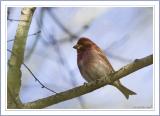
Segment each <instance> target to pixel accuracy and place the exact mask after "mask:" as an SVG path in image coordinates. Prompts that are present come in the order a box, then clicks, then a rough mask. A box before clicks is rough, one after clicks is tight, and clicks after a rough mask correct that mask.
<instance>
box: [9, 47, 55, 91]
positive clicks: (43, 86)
mask: <svg viewBox="0 0 160 116" xmlns="http://www.w3.org/2000/svg"><path fill="white" fill-rule="evenodd" d="M7 51H8V52H10V53H12V54H13V55H15V56H16V54H14V53H13V52H12V51H11V50H9V49H7ZM22 64H23V66H24V67H25V68H26V69H27V70H28V71H29V72H30V73H31V75H32V76H33V77H34V79H35V80H36V81H38V83H39V84H40V85H41V86H42V88H45V89H47V90H49V91H51V92H53V93H57V92H55V91H53V90H51V89H49V88H48V87H46V86H45V85H44V84H42V82H41V81H40V80H39V79H38V78H37V77H36V76H35V75H34V74H33V72H32V71H31V70H30V68H29V67H28V66H27V65H26V64H25V63H22Z"/></svg>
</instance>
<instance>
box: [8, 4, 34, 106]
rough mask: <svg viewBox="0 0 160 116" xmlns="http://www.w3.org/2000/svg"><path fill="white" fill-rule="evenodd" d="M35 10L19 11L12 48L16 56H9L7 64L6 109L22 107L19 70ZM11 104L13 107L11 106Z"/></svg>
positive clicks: (31, 8)
mask: <svg viewBox="0 0 160 116" xmlns="http://www.w3.org/2000/svg"><path fill="white" fill-rule="evenodd" d="M35 9H36V8H35V7H30V8H27V7H25V8H23V9H22V11H21V16H20V19H19V24H18V28H17V32H16V36H15V40H14V44H13V48H12V51H13V53H15V54H16V55H17V56H15V55H13V54H11V57H10V59H9V62H8V74H7V75H8V77H7V98H8V100H7V101H10V102H8V103H7V107H8V108H19V107H21V106H22V103H21V101H20V99H19V91H20V87H21V70H20V68H21V65H22V63H23V59H24V49H25V45H26V39H27V35H28V31H29V27H30V24H31V20H32V16H33V13H34V11H35ZM11 102H12V104H14V105H11Z"/></svg>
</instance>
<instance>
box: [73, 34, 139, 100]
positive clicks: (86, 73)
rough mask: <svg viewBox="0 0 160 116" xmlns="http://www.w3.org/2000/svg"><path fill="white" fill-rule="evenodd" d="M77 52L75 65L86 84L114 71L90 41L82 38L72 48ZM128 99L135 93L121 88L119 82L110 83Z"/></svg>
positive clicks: (102, 53)
mask: <svg viewBox="0 0 160 116" xmlns="http://www.w3.org/2000/svg"><path fill="white" fill-rule="evenodd" d="M73 48H75V49H76V50H77V64H78V68H79V70H80V73H81V75H82V76H83V78H84V79H85V80H86V81H87V82H91V81H94V80H96V79H99V78H103V77H107V76H108V75H110V74H112V73H113V72H115V71H114V69H113V67H112V65H111V64H110V62H109V61H108V59H107V57H106V56H105V53H104V52H103V51H102V50H101V49H100V48H99V47H98V46H97V45H96V44H95V43H94V42H92V41H91V40H90V39H88V38H86V37H82V38H80V39H79V40H78V42H77V44H76V45H75V46H73ZM112 85H113V86H114V87H116V88H117V89H119V90H120V91H121V92H122V93H123V95H124V96H125V97H126V98H127V99H128V98H129V95H135V94H136V93H135V92H133V91H131V90H129V89H128V88H126V87H125V86H123V85H122V84H121V82H120V80H116V81H114V82H113V83H112Z"/></svg>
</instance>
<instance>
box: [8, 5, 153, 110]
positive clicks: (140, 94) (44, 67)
mask: <svg viewBox="0 0 160 116" xmlns="http://www.w3.org/2000/svg"><path fill="white" fill-rule="evenodd" d="M152 12H153V9H152V8H151V7H108V8H107V7H54V8H51V7H50V8H47V7H43V8H41V7H38V8H37V9H36V11H35V13H34V16H33V19H32V22H31V26H30V30H29V33H28V38H27V43H26V48H25V59H24V63H25V64H26V65H27V66H28V67H29V68H30V70H31V71H32V72H33V73H34V75H35V76H36V77H37V78H38V79H39V80H40V81H41V82H42V83H43V84H44V85H45V86H46V87H48V88H50V89H52V90H54V91H56V92H63V91H65V90H68V89H71V88H74V87H76V86H79V85H82V84H83V83H84V82H85V80H84V79H83V78H82V76H81V75H80V72H79V69H78V67H77V54H76V50H74V49H73V48H72V47H73V45H75V44H76V42H77V41H78V39H79V37H89V38H91V40H92V41H94V42H95V43H97V44H98V45H99V46H100V47H101V48H102V49H103V50H104V51H105V53H106V56H107V57H108V59H109V61H110V62H111V64H112V65H113V67H114V69H115V70H118V69H120V68H121V67H122V66H125V65H126V64H128V63H131V62H132V61H134V60H135V59H137V58H142V57H145V56H148V55H150V54H152V52H153V49H152V48H153V45H152V43H153V37H152V36H153V13H152ZM7 13H8V14H7V20H8V21H7V27H8V30H7V33H8V35H7V37H8V42H7V47H8V49H10V50H11V49H12V45H13V41H14V40H13V39H14V38H15V34H16V29H17V26H18V19H19V16H20V14H21V8H16V7H9V8H8V12H7ZM7 55H8V59H9V58H10V53H9V52H8V54H7ZM21 70H22V86H21V91H20V98H21V100H22V102H23V103H26V102H31V101H34V100H37V99H40V98H44V97H47V96H50V95H53V93H52V92H51V91H48V90H47V89H45V88H41V85H40V84H39V83H38V82H37V81H35V79H34V78H33V76H32V75H31V74H30V72H29V71H28V70H27V69H26V68H25V67H24V66H22V67H21ZM152 73H153V68H152V65H151V66H148V67H145V68H143V69H141V70H138V71H137V72H134V73H132V74H130V75H128V76H126V77H124V78H122V79H121V82H122V83H123V84H124V85H125V86H126V87H128V88H129V89H131V90H132V91H134V92H136V93H137V95H135V96H130V98H129V100H127V99H126V98H125V97H124V96H123V95H122V94H121V93H120V91H118V90H117V89H116V88H115V87H113V86H109V85H107V86H105V87H102V88H100V89H98V90H95V91H94V92H91V93H88V94H85V95H83V96H80V97H77V98H74V99H71V100H67V101H64V102H61V103H58V104H55V105H52V106H49V107H47V108H49V109H50V108H52V109H61V108H64V109H67V108H68V109H81V108H88V109H98V108H100V109H110V108H112V109H123V108H125V109H127V108H139V107H140V108H142V107H143V108H152V105H153V102H152V101H153V90H152V89H153V87H152V86H153V76H152Z"/></svg>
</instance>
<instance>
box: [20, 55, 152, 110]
mask: <svg viewBox="0 0 160 116" xmlns="http://www.w3.org/2000/svg"><path fill="white" fill-rule="evenodd" d="M152 63H153V55H150V56H147V57H144V58H142V59H137V60H135V61H134V62H132V63H130V64H128V65H126V66H124V67H122V68H121V69H120V70H118V71H116V72H115V73H113V74H111V75H110V76H108V77H105V78H101V79H98V80H96V81H93V82H90V83H86V84H84V85H82V86H78V87H75V88H73V89H70V90H67V91H64V92H61V93H58V94H56V95H52V96H49V97H46V98H42V99H39V100H36V101H33V102H29V103H26V104H24V105H23V107H22V108H27V109H39V108H45V107H47V106H50V105H53V104H56V103H60V102H62V101H65V100H69V99H72V98H75V97H78V96H81V95H84V94H86V93H89V92H92V91H94V90H96V89H98V88H101V87H103V86H105V85H107V84H111V83H113V82H114V81H116V80H118V79H121V78H122V77H124V76H127V75H129V74H131V73H133V72H135V71H137V70H139V69H141V68H144V67H146V66H148V65H151V64H152ZM107 78H110V82H108V79H107Z"/></svg>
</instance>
